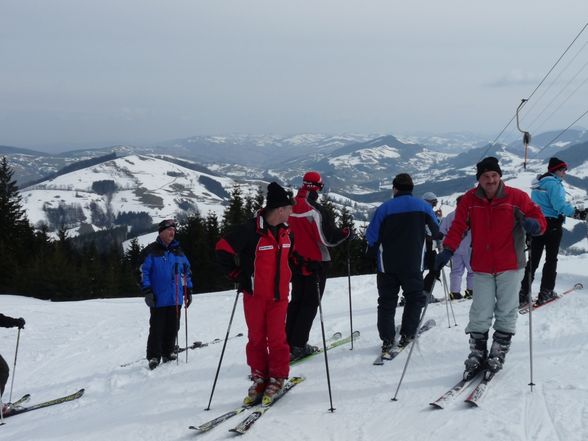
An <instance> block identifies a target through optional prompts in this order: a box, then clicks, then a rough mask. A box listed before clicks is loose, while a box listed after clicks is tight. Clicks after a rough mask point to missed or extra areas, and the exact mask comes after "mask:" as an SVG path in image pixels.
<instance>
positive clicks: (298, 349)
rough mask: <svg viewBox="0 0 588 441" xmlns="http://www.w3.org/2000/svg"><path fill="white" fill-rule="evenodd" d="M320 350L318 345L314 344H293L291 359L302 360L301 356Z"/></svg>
mask: <svg viewBox="0 0 588 441" xmlns="http://www.w3.org/2000/svg"><path fill="white" fill-rule="evenodd" d="M318 351H319V348H318V346H312V345H309V344H306V345H305V346H292V347H291V348H290V361H294V360H300V359H301V358H304V357H308V356H309V355H311V354H314V353H315V352H318Z"/></svg>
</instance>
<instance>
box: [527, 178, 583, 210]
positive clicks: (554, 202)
mask: <svg viewBox="0 0 588 441" xmlns="http://www.w3.org/2000/svg"><path fill="white" fill-rule="evenodd" d="M531 188H532V190H531V199H533V202H535V203H536V204H537V205H539V208H541V211H542V212H543V215H544V216H545V217H552V218H557V217H559V216H568V217H572V216H573V215H574V207H572V205H571V204H570V203H569V202H567V201H566V192H565V190H564V187H563V182H562V180H561V178H558V177H557V176H555V175H554V174H552V173H546V174H544V175H542V176H540V177H539V178H538V179H537V181H533V184H532V185H531Z"/></svg>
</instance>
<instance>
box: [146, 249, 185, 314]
mask: <svg viewBox="0 0 588 441" xmlns="http://www.w3.org/2000/svg"><path fill="white" fill-rule="evenodd" d="M141 260H142V264H141V267H140V272H141V289H143V291H144V290H145V289H147V288H151V289H152V290H153V293H154V294H155V307H156V308H158V307H162V306H175V305H176V303H177V304H178V305H182V303H183V297H184V284H183V282H184V276H185V279H186V285H187V287H188V291H191V289H192V272H191V271H190V262H188V258H187V257H186V256H185V254H184V252H183V251H182V249H181V248H180V243H179V242H178V241H177V240H173V241H172V242H171V243H170V244H169V246H167V247H166V246H165V245H164V244H163V242H162V241H161V240H160V239H159V237H158V238H157V239H156V240H155V242H152V243H150V244H149V245H148V246H147V247H146V248H145V249H144V250H143V253H142V259H141ZM176 267H177V281H178V283H177V292H176ZM176 293H177V298H176Z"/></svg>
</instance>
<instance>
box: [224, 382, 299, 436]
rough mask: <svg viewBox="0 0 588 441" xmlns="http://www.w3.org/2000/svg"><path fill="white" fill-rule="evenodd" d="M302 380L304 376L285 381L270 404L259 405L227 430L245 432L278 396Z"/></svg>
mask: <svg viewBox="0 0 588 441" xmlns="http://www.w3.org/2000/svg"><path fill="white" fill-rule="evenodd" d="M303 381H304V377H292V378H290V379H289V380H288V381H287V382H286V384H284V387H283V388H282V389H280V391H279V392H278V393H277V394H276V396H275V397H274V399H273V401H272V402H271V404H268V405H267V406H264V405H259V406H258V407H257V409H256V410H255V411H254V412H252V413H251V414H249V416H247V418H245V419H244V420H243V421H241V422H240V423H239V424H237V425H236V426H235V427H233V428H232V429H229V432H233V433H237V434H239V435H243V434H245V433H247V431H248V430H249V429H251V426H253V424H254V423H255V422H256V421H257V420H259V419H260V418H261V417H262V416H263V415H264V414H265V413H266V412H267V411H268V410H269V409H270V408H271V407H272V406H273V405H274V404H276V402H277V401H278V400H279V399H280V398H282V397H283V396H284V395H286V393H288V391H289V390H291V389H292V388H293V387H294V386H296V385H297V384H299V383H302V382H303Z"/></svg>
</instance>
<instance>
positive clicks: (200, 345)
mask: <svg viewBox="0 0 588 441" xmlns="http://www.w3.org/2000/svg"><path fill="white" fill-rule="evenodd" d="M237 337H243V333H242V332H239V333H238V334H235V335H233V336H231V337H229V338H228V339H229V340H232V339H234V338H237ZM223 341H224V339H222V338H215V339H214V340H211V341H209V342H207V343H202V342H201V341H195V342H193V343H192V344H191V345H189V346H187V347H182V348H176V350H175V351H174V353H176V354H179V353H181V352H184V351H187V350H188V349H199V348H205V347H207V346H210V345H214V344H217V343H221V342H223ZM145 360H146V359H145V357H141V358H139V359H137V360H134V361H129V362H128V363H123V364H121V365H120V367H127V366H131V365H133V364H137V363H139V362H141V361H145Z"/></svg>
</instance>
